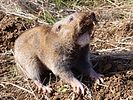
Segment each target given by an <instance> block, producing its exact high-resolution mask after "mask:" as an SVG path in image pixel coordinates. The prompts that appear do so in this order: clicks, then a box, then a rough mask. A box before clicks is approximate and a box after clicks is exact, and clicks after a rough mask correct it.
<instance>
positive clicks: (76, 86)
mask: <svg viewBox="0 0 133 100" xmlns="http://www.w3.org/2000/svg"><path fill="white" fill-rule="evenodd" d="M71 85H72V87H73V91H74V92H76V93H77V94H79V93H81V94H83V95H84V88H83V85H82V84H81V83H80V82H79V81H78V80H77V79H74V80H73V81H72V83H71Z"/></svg>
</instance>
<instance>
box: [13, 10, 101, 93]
mask: <svg viewBox="0 0 133 100" xmlns="http://www.w3.org/2000/svg"><path fill="white" fill-rule="evenodd" d="M94 22H96V17H95V14H94V13H93V12H75V13H73V14H71V15H69V16H67V17H66V18H64V19H62V20H61V21H58V22H56V23H55V24H54V25H53V26H52V25H45V24H44V25H40V26H38V27H34V28H32V29H29V30H27V31H26V32H24V33H23V34H21V35H20V36H19V37H18V39H17V40H16V41H15V49H14V53H15V54H14V57H15V61H16V63H18V64H19V65H20V66H21V70H22V72H23V73H25V74H26V75H27V76H28V77H29V78H31V79H33V80H34V82H35V84H36V85H37V86H38V88H39V89H42V90H43V91H44V92H45V93H46V92H51V88H50V87H48V86H44V85H43V80H44V79H42V76H43V75H44V74H45V73H44V72H45V71H46V70H50V71H52V72H53V74H55V75H56V76H59V77H60V78H61V79H62V80H64V81H65V82H67V83H69V84H70V85H71V86H72V88H73V91H74V92H76V93H82V94H84V88H83V85H82V84H81V82H80V81H79V80H78V79H76V78H75V77H74V75H73V73H72V71H71V68H76V69H78V70H79V71H81V72H83V73H84V74H86V75H89V76H90V77H91V78H94V79H96V80H99V81H102V78H101V75H100V74H98V73H96V72H95V71H94V70H93V68H92V67H93V65H92V63H91V61H90V55H89V54H90V51H89V43H90V41H89V40H90V36H91V34H92V31H93V27H94Z"/></svg>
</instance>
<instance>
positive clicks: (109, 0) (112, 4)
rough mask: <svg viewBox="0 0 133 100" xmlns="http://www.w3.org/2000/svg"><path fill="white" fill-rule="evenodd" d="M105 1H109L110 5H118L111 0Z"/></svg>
mask: <svg viewBox="0 0 133 100" xmlns="http://www.w3.org/2000/svg"><path fill="white" fill-rule="evenodd" d="M106 1H107V2H109V3H111V4H112V5H114V6H116V7H119V6H118V5H117V4H115V3H113V2H112V1H111V0H106Z"/></svg>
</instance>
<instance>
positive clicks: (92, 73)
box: [90, 68, 104, 84]
mask: <svg viewBox="0 0 133 100" xmlns="http://www.w3.org/2000/svg"><path fill="white" fill-rule="evenodd" d="M103 76H104V75H102V74H99V73H96V72H95V71H94V70H93V68H90V77H91V79H93V80H96V83H97V84H100V83H104V80H103V78H102V77H103Z"/></svg>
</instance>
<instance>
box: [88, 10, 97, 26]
mask: <svg viewBox="0 0 133 100" xmlns="http://www.w3.org/2000/svg"><path fill="white" fill-rule="evenodd" d="M90 18H91V19H92V21H93V22H94V23H95V24H97V23H98V20H97V19H96V15H95V13H94V12H91V14H90Z"/></svg>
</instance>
